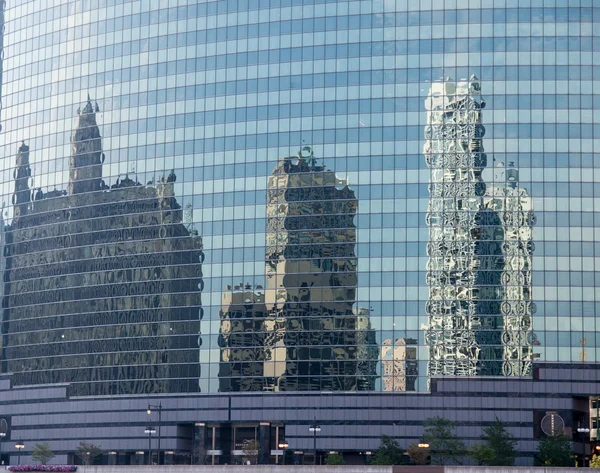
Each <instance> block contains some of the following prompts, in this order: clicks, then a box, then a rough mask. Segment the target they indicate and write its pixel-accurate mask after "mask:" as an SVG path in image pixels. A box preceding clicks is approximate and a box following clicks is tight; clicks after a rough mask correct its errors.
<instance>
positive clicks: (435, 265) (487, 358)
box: [424, 76, 535, 376]
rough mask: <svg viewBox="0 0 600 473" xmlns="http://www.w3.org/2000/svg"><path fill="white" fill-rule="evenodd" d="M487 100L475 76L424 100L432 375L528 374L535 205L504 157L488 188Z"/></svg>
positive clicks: (439, 86) (437, 87) (437, 86)
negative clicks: (485, 147) (485, 173)
mask: <svg viewBox="0 0 600 473" xmlns="http://www.w3.org/2000/svg"><path fill="white" fill-rule="evenodd" d="M484 107H485V101H484V100H483V99H482V98H481V91H480V83H479V80H478V79H477V78H476V77H475V76H472V77H471V78H470V79H469V80H466V81H461V82H458V83H454V82H451V81H450V80H448V81H444V82H438V83H434V84H432V86H431V88H430V91H429V95H428V97H427V100H426V108H427V127H426V130H425V138H426V144H425V148H424V154H425V158H426V161H427V165H428V166H429V168H430V170H431V175H430V176H431V177H430V184H429V189H430V200H429V208H428V213H427V225H428V226H429V243H428V247H427V253H428V256H429V261H428V266H427V284H428V285H429V300H428V302H427V305H426V311H427V315H428V319H429V320H428V328H427V333H426V339H427V343H428V345H429V366H428V372H429V374H430V375H453V376H474V375H506V376H524V375H529V374H530V373H531V361H532V332H531V330H532V323H531V316H532V315H533V313H534V311H535V304H533V302H532V295H531V256H532V251H533V243H532V241H531V238H532V225H533V224H534V217H533V210H532V203H531V198H530V197H529V196H528V194H527V192H526V190H525V189H522V188H519V187H518V182H517V181H518V172H517V171H516V170H515V169H511V170H509V172H508V173H506V174H505V173H504V172H503V171H501V172H499V169H503V166H504V165H503V163H499V164H498V166H497V167H496V175H495V176H494V180H493V185H491V186H489V185H487V186H486V183H485V182H484V179H483V177H482V172H483V170H484V168H485V167H486V165H487V156H486V154H485V153H484V150H483V142H482V138H483V136H484V133H485V129H484V127H483V125H482V112H481V110H482V109H483V108H484Z"/></svg>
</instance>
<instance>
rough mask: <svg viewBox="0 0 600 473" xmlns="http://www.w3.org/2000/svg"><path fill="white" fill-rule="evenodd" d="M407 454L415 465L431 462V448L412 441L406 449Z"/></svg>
mask: <svg viewBox="0 0 600 473" xmlns="http://www.w3.org/2000/svg"><path fill="white" fill-rule="evenodd" d="M406 454H407V455H408V458H410V461H411V462H412V463H414V464H415V465H427V463H428V462H429V448H425V447H419V446H418V445H417V444H414V443H411V444H410V445H409V446H408V448H407V449H406Z"/></svg>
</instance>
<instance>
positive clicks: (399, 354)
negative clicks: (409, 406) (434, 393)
mask: <svg viewBox="0 0 600 473" xmlns="http://www.w3.org/2000/svg"><path fill="white" fill-rule="evenodd" d="M416 345H417V341H416V340H414V339H411V338H408V339H406V338H398V339H396V340H395V341H394V343H392V339H391V338H386V339H385V340H384V341H383V342H382V344H381V365H382V373H381V378H382V381H383V390H384V391H414V390H415V383H416V381H417V374H418V367H417V366H418V365H417V346H416Z"/></svg>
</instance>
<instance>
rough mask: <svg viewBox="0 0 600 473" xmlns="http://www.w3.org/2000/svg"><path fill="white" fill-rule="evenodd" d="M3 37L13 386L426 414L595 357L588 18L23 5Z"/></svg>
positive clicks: (550, 10)
mask: <svg viewBox="0 0 600 473" xmlns="http://www.w3.org/2000/svg"><path fill="white" fill-rule="evenodd" d="M3 22H4V35H3V43H2V50H3V56H2V57H3V60H2V69H1V71H2V76H1V77H2V85H1V87H2V89H1V96H2V101H1V102H2V103H1V110H0V123H1V125H2V130H1V132H0V137H1V140H0V159H1V169H2V174H1V177H2V179H1V182H0V184H1V188H0V192H1V193H2V201H3V204H4V205H3V213H2V223H1V224H2V229H3V231H2V236H1V238H2V244H3V245H4V252H3V256H2V260H1V262H0V265H1V268H0V269H1V270H2V271H3V273H4V285H3V287H2V290H3V294H2V295H3V298H4V304H3V318H2V371H3V372H5V373H8V372H10V373H15V375H14V379H13V382H14V383H15V384H16V385H25V384H43V383H51V382H71V383H74V385H79V387H80V391H76V392H77V393H78V394H136V393H154V392H165V393H169V392H201V393H211V392H219V391H221V392H224V391H256V392H259V391H265V392H272V391H397V392H399V391H417V392H419V391H421V392H425V391H427V390H428V389H429V387H430V385H431V377H432V376H440V375H451V376H464V377H470V376H494V377H496V376H504V377H507V378H512V377H530V376H531V375H532V373H533V368H535V364H536V363H538V362H548V363H571V362H588V363H591V362H596V361H597V359H598V357H600V350H599V348H598V347H597V345H598V344H600V326H598V327H597V322H596V317H595V314H596V309H597V308H598V304H600V300H599V301H596V298H597V297H600V292H598V291H597V289H596V285H597V280H596V278H598V277H600V273H599V270H600V269H599V268H600V266H597V265H596V262H598V261H599V260H598V259H597V256H599V255H600V247H599V246H598V245H599V244H598V243H597V240H598V232H600V214H598V212H600V184H598V182H600V160H599V158H598V154H597V151H598V149H599V147H600V128H599V125H598V124H599V123H600V115H599V113H600V112H598V110H600V106H599V104H600V102H599V98H598V90H597V88H598V82H597V81H599V80H600V61H599V60H598V57H597V54H598V53H594V52H593V51H598V50H600V39H599V38H598V32H599V31H600V30H599V28H600V26H599V24H600V3H599V2H597V1H596V0H568V1H567V0H543V1H542V0H519V1H516V0H471V1H469V2H465V1H459V0H424V1H418V2H410V1H408V0H396V1H393V2H392V1H387V0H361V1H327V2H319V1H309V0H304V1H296V0H218V1H193V0H169V1H160V2H159V1H152V0H136V1H127V0H99V1H90V0H76V1H67V0H33V1H24V0H20V1H13V0H6V2H4V11H3ZM596 204H598V208H597V207H596ZM596 214H598V215H599V217H596ZM596 249H598V250H599V255H596V254H595V251H596ZM599 265H600V262H599Z"/></svg>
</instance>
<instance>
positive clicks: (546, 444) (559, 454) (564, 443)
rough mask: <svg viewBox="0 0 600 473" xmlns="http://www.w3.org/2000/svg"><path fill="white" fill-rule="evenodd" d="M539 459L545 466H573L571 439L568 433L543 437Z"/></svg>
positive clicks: (539, 448)
mask: <svg viewBox="0 0 600 473" xmlns="http://www.w3.org/2000/svg"><path fill="white" fill-rule="evenodd" d="M538 459H539V461H540V463H541V464H542V465H543V466H573V453H572V446H571V439H570V438H569V437H567V436H566V435H549V436H548V437H543V438H541V439H540V442H539V444H538Z"/></svg>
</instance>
